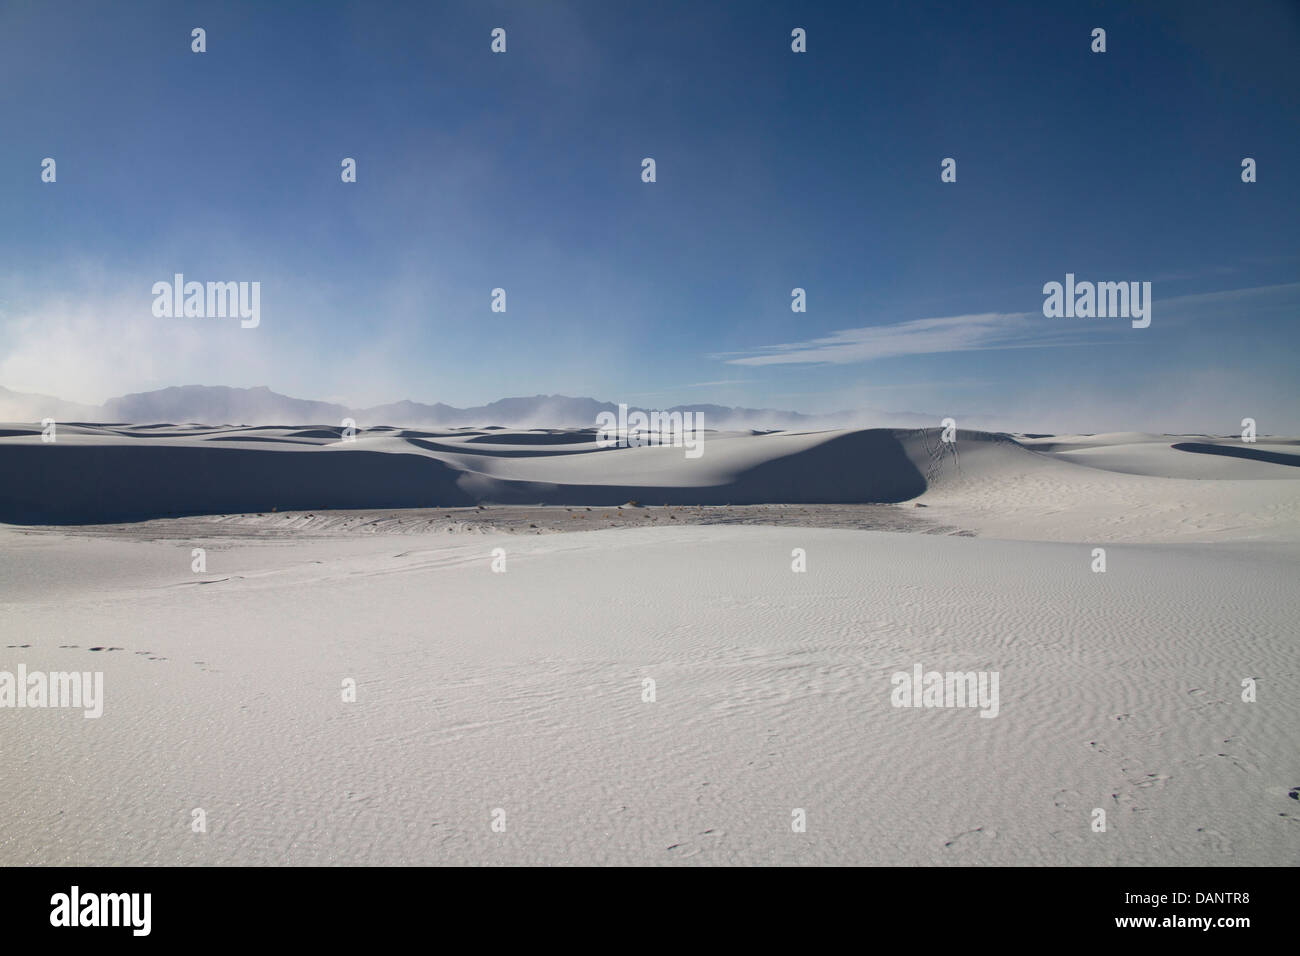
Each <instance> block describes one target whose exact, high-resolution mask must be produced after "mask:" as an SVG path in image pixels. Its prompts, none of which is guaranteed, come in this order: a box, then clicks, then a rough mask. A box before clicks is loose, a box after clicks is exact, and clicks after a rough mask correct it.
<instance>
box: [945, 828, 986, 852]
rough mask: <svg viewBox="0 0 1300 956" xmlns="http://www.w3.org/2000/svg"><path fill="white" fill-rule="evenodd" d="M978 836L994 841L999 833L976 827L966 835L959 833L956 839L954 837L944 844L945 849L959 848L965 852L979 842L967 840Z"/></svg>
mask: <svg viewBox="0 0 1300 956" xmlns="http://www.w3.org/2000/svg"><path fill="white" fill-rule="evenodd" d="M977 834H978V835H979V836H981V837H987V838H989V839H990V840H992V839H996V837H997V835H998V831H997V830H985V829H984V828H983V827H976V828H975V829H974V830H967V831H965V832H964V833H958V834H957V835H956V836H955V837H953V838H952V839H950V840H948V841H947V842H946V843H944V845H943V847H944V849H945V850H946V849H948V848H949V847H953V846H956V847H958V849H963V850H964V849H967V848H969V847H972V846H975V845H976V844H977V841H976V840H974V839H967V838H968V837H975V836H976V835H977Z"/></svg>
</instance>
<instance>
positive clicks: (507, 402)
mask: <svg viewBox="0 0 1300 956" xmlns="http://www.w3.org/2000/svg"><path fill="white" fill-rule="evenodd" d="M632 407H633V408H636V407H637V406H632ZM643 410H649V407H645V408H643ZM658 410H661V411H681V412H700V413H703V416H704V417H703V424H704V427H705V428H719V429H726V430H729V429H763V428H779V429H796V428H845V427H850V426H881V427H895V428H920V427H933V426H936V425H938V424H939V420H940V417H941V416H935V415H922V414H918V413H915V412H880V411H871V410H866V409H860V410H857V411H843V412H835V413H832V414H828V415H805V414H803V413H802V412H787V411H779V410H776V409H770V408H731V407H728V406H725V405H674V406H672V407H671V408H668V409H658ZM600 412H613V413H615V414H617V413H618V405H617V404H615V403H613V402H600V401H597V400H596V399H594V398H570V397H569V396H567V395H533V396H528V397H519V398H502V399H499V400H498V401H495V402H491V403H490V404H487V405H478V406H475V407H473V408H456V407H455V406H453V405H445V404H443V403H442V402H437V403H435V404H433V405H425V404H423V403H420V402H411V401H401V402H394V403H392V404H389V405H376V406H374V407H373V408H349V407H347V406H345V405H337V404H334V403H333V402H315V401H310V400H307V399H301V398H291V397H290V396H288V395H281V394H279V393H278V392H273V391H271V390H270V389H269V388H267V387H266V386H265V385H259V386H257V387H256V388H229V387H227V386H224V385H184V386H179V387H171V388H160V389H157V390H155V391H152V392H138V393H135V394H132V395H123V396H121V397H119V398H110V399H109V400H108V401H106V402H105V403H104V404H103V405H79V404H77V403H75V402H65V401H63V400H61V399H58V398H52V397H50V396H48V395H35V394H31V393H26V392H14V391H11V390H9V389H7V388H4V387H2V386H0V421H14V422H20V421H21V422H36V421H40V420H41V419H43V418H53V419H54V420H55V421H61V422H73V421H82V422H125V423H130V424H136V425H144V424H161V423H170V424H182V423H187V422H197V423H201V424H208V425H338V424H340V423H341V422H342V421H343V419H345V418H351V419H353V420H354V421H355V422H356V423H357V425H359V426H360V427H362V428H367V427H371V426H375V425H394V426H408V427H442V428H449V427H451V428H454V427H462V426H478V427H483V426H488V425H500V426H504V427H507V428H581V427H589V426H594V425H595V424H596V416H597V415H598V414H599V413H600ZM965 424H966V423H965V422H963V425H965ZM970 424H971V425H973V426H978V423H977V422H973V421H972V422H971V423H970Z"/></svg>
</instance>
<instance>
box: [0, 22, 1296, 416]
mask: <svg viewBox="0 0 1300 956" xmlns="http://www.w3.org/2000/svg"><path fill="white" fill-rule="evenodd" d="M949 6H955V7H957V8H958V9H956V10H953V9H948V7H949ZM875 7H876V5H874V4H861V5H859V4H847V3H842V4H841V3H825V4H808V3H804V4H782V3H764V2H744V3H741V2H735V3H708V2H694V3H681V4H678V3H653V4H632V3H625V2H616V0H604V2H590V3H559V2H554V3H553V2H546V3H541V2H517V3H483V2H473V3H439V4H429V3H420V4H409V5H407V4H373V3H358V4H329V3H303V4H295V3H275V4H247V5H244V4H227V3H222V4H215V3H214V4H187V3H177V2H165V3H122V4H106V3H96V4H77V3H60V4H50V3H24V2H10V3H6V4H4V5H3V6H0V80H2V81H3V82H0V128H2V129H3V131H4V136H3V140H2V144H0V213H2V221H3V223H4V228H3V230H2V231H0V385H5V386H7V387H9V388H13V389H18V390H24V391H39V392H45V393H49V394H55V395H58V396H60V397H63V398H67V399H73V400H80V401H93V402H98V401H102V400H103V399H105V398H107V397H110V396H112V395H116V394H122V393H125V392H131V391H143V390H147V389H150V388H157V387H163V386H167V385H181V384H212V385H215V384H222V385H235V386H251V385H269V386H270V387H271V388H273V389H275V390H277V391H281V392H285V393H288V394H292V395H295V396H299V397H304V398H316V399H327V400H336V401H343V402H347V403H351V404H355V405H363V404H372V403H379V402H384V401H392V400H397V399H402V398H410V399H414V400H417V401H428V402H433V401H445V402H448V403H451V404H456V405H470V404H478V403H482V402H486V401H491V400H493V399H496V398H500V397H503V396H507V395H526V394H534V393H542V392H544V393H552V392H560V393H564V394H569V395H590V396H593V397H596V398H600V399H604V400H610V401H628V402H632V403H636V404H644V405H655V406H659V405H664V406H666V405H671V404H677V403H687V402H718V403H720V404H726V405H746V406H759V407H775V408H786V409H797V410H802V411H810V412H817V411H831V410H835V409H841V408H851V407H863V406H865V407H871V408H879V409H886V410H914V411H922V412H933V413H935V414H940V415H954V416H956V417H957V418H958V419H959V421H960V418H961V416H962V415H963V414H964V415H972V416H975V415H978V416H993V417H995V418H997V419H999V420H1002V421H1005V422H1006V423H1007V426H1008V427H1020V428H1024V429H1026V430H1035V429H1065V428H1074V429H1080V430H1110V429H1127V428H1133V429H1146V430H1179V429H1197V430H1202V429H1204V430H1214V431H1224V432H1228V431H1232V430H1234V429H1235V428H1236V427H1237V425H1238V423H1239V421H1240V419H1241V418H1243V417H1246V416H1251V417H1254V418H1256V419H1257V420H1258V422H1259V428H1260V430H1261V431H1262V432H1279V431H1290V432H1297V431H1300V417H1298V415H1300V413H1298V412H1297V408H1298V407H1300V403H1297V375H1296V365H1297V358H1298V357H1300V348H1298V346H1300V332H1298V331H1297V320H1298V319H1300V275H1297V273H1298V271H1300V225H1297V222H1298V220H1297V213H1300V202H1298V200H1300V185H1298V183H1297V177H1298V175H1300V162H1297V150H1298V149H1300V66H1298V65H1297V64H1298V63H1300V57H1296V56H1295V55H1294V51H1295V50H1296V49H1298V48H1300V6H1297V5H1296V4H1294V3H1289V2H1286V3H1268V2H1259V3H1248V4H1244V5H1241V4H1238V5H1207V4H1191V3H1171V4H1158V3H1143V4H1104V3H1096V4H1089V3H1037V4H952V5H947V4H926V3H900V4H891V5H888V6H887V7H884V8H883V9H876V8H875ZM196 26H201V27H203V28H204V29H205V30H206V31H207V48H208V49H207V52H206V53H203V54H195V53H192V52H191V50H190V42H191V41H190V31H191V29H192V28H193V27H196ZM494 27H503V28H505V29H506V31H507V52H506V53H505V54H500V55H497V54H493V53H492V52H491V51H490V49H489V44H490V32H491V30H492V29H493V28H494ZM794 27H802V28H804V29H805V30H806V31H807V36H808V52H807V53H805V54H795V53H793V52H791V49H790V31H791V30H792V29H793V28H794ZM1094 27H1103V28H1105V29H1106V31H1107V52H1106V53H1104V54H1094V53H1092V52H1091V51H1090V49H1089V46H1090V42H1091V40H1090V34H1091V31H1092V29H1093V28H1094ZM47 156H49V157H53V158H55V160H56V162H57V164H58V165H57V175H58V179H57V182H56V183H53V184H50V183H42V182H41V180H40V163H41V160H42V159H43V158H44V157H47ZM345 156H347V157H355V158H356V160H357V163H358V182H356V183H355V184H344V183H342V182H341V181H340V176H339V173H340V161H341V160H342V158H343V157H345ZM647 156H649V157H653V158H654V159H655V160H656V163H657V180H658V181H657V182H655V183H652V184H647V183H643V182H642V181H641V175H640V173H641V160H642V158H643V157H647ZM1246 156H1250V157H1253V158H1254V159H1255V160H1256V161H1257V163H1258V182H1255V183H1252V184H1245V183H1243V182H1242V181H1241V177H1240V163H1241V160H1242V158H1243V157H1246ZM944 157H953V158H955V159H956V161H957V181H956V182H955V183H941V182H940V175H939V174H940V161H941V160H942V159H943V158H944ZM177 272H181V273H184V274H185V276H186V278H187V279H194V280H199V281H207V280H214V281H217V280H221V281H225V280H244V281H259V282H261V285H262V299H261V324H260V325H259V326H258V327H257V328H256V329H241V328H240V327H239V324H238V322H237V321H230V320H222V319H195V318H191V319H166V318H156V317H154V315H153V314H152V310H151V305H152V301H153V297H152V294H151V291H150V290H151V288H152V285H153V283H154V282H157V281H160V280H169V279H170V278H171V276H172V275H173V274H174V273H177ZM1067 272H1072V273H1075V274H1076V276H1077V277H1078V278H1079V279H1080V280H1085V279H1091V280H1094V281H1150V282H1151V283H1152V295H1153V299H1154V303H1153V309H1152V323H1151V326H1150V328H1147V329H1132V328H1130V326H1129V323H1128V322H1126V321H1123V320H1099V319H1092V320H1087V319H1048V318H1044V317H1043V315H1042V304H1043V294H1042V286H1043V284H1044V283H1045V282H1049V281H1062V280H1063V279H1064V277H1065V274H1066V273H1067ZM496 287H501V288H504V289H505V290H506V293H507V311H506V312H505V313H504V314H502V313H493V312H491V311H490V308H489V305H490V296H491V290H492V289H493V288H496ZM794 287H802V288H804V289H806V290H807V300H808V309H807V312H805V313H794V312H792V311H791V309H790V301H791V298H790V296H791V289H792V288H794ZM961 317H973V318H970V319H964V318H961ZM935 319H942V320H947V321H943V322H938V323H924V322H923V320H935ZM918 323H922V324H920V325H918ZM922 328H924V329H926V330H927V331H926V334H924V335H918V334H917V332H918V329H922ZM828 344H829V345H830V346H831V347H829V348H828V347H826V346H827V345H828ZM775 347H780V348H775ZM778 358H779V361H778V360H777V359H778Z"/></svg>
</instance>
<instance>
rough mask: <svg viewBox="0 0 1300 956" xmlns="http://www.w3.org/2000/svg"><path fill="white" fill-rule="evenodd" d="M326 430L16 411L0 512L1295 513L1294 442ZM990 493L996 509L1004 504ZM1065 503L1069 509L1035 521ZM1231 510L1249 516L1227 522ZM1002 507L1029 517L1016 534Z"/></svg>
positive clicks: (1092, 534)
mask: <svg viewBox="0 0 1300 956" xmlns="http://www.w3.org/2000/svg"><path fill="white" fill-rule="evenodd" d="M341 435H342V430H341V429H339V428H333V427H324V426H315V427H299V428H283V427H267V426H261V427H211V426H174V425H153V426H111V425H75V424H74V425H63V426H60V428H59V430H58V434H57V440H56V441H55V442H52V443H43V442H42V441H41V440H40V434H39V429H37V428H36V427H34V426H31V425H8V426H0V469H3V471H4V473H5V474H6V480H5V482H4V485H3V486H2V487H0V521H7V522H10V523H47V522H54V523H66V522H80V523H85V522H103V521H121V520H139V519H144V518H153V517H160V516H168V515H184V514H230V513H238V512H259V511H271V510H272V509H275V510H279V511H298V510H313V509H314V510H325V509H341V508H417V507H455V506H465V505H473V504H478V503H483V502H488V503H499V504H536V503H546V504H584V505H587V504H589V505H605V506H607V505H614V504H620V503H622V502H625V501H628V500H637V501H641V502H645V503H652V504H673V505H695V504H702V505H723V504H735V505H740V504H766V503H801V504H814V503H815V504H842V503H865V502H902V501H910V500H913V499H920V500H921V501H922V503H924V504H926V505H928V506H931V507H939V508H943V509H946V510H945V513H946V514H950V515H952V516H953V517H954V518H957V517H960V518H961V519H963V520H965V521H966V522H967V523H970V524H974V525H976V526H978V527H981V528H984V529H988V530H995V531H996V532H997V533H999V534H1000V535H1004V536H1005V535H1010V536H1013V537H1024V538H1053V537H1055V538H1060V537H1061V536H1063V535H1065V536H1071V537H1073V538H1074V539H1075V540H1094V539H1097V538H1098V536H1099V532H1102V531H1106V532H1107V533H1110V534H1112V535H1114V534H1118V535H1120V538H1119V539H1122V540H1152V539H1153V538H1166V537H1170V536H1172V537H1179V536H1184V535H1186V534H1189V533H1191V534H1201V535H1203V536H1205V537H1206V538H1213V537H1216V536H1220V535H1221V533H1223V532H1229V533H1232V534H1237V533H1240V536H1250V535H1251V532H1252V531H1253V532H1255V533H1257V534H1259V535H1264V536H1267V535H1269V534H1270V533H1271V532H1270V531H1269V529H1270V528H1272V529H1282V530H1281V531H1280V532H1278V533H1280V534H1282V536H1283V537H1286V536H1288V535H1290V534H1291V533H1292V531H1294V530H1295V527H1296V525H1297V521H1298V520H1300V516H1298V515H1297V511H1296V499H1297V495H1296V492H1295V489H1296V487H1297V485H1296V484H1295V482H1296V480H1297V478H1298V477H1300V469H1297V467H1296V465H1297V464H1298V463H1300V453H1298V452H1297V450H1296V446H1295V444H1294V443H1284V442H1273V443H1269V444H1262V445H1246V444H1244V443H1242V442H1240V441H1235V440H1231V439H1211V438H1206V437H1204V436H1185V437H1183V438H1177V437H1169V436H1165V437H1162V438H1159V439H1157V438H1156V436H1137V435H1127V434H1126V435H1119V436H1111V440H1109V441H1108V440H1107V439H1106V438H1105V437H1104V436H1091V437H1089V438H1085V439H1051V440H1046V439H1036V440H1031V439H1026V440H1024V441H1021V442H1018V441H1016V440H1014V439H1012V438H1010V437H1008V436H1005V435H996V434H989V433H984V432H968V431H962V432H958V433H957V439H958V440H957V441H956V442H955V443H944V442H942V441H940V440H939V439H940V433H939V431H938V430H937V429H918V430H891V429H866V430H856V431H852V430H851V431H823V432H804V433H784V432H775V433H769V434H755V433H752V432H745V433H717V432H709V433H706V434H705V436H704V441H703V446H702V448H701V451H700V454H699V456H698V457H696V458H692V457H689V456H688V455H687V453H686V451H685V450H684V449H683V448H679V447H671V446H667V447H639V448H598V447H596V443H595V437H596V436H595V432H594V431H592V430H575V429H570V430H551V431H540V430H535V431H516V430H504V429H501V430H486V429H451V430H441V431H421V430H413V429H385V428H379V429H370V430H367V431H364V432H361V433H360V434H358V435H357V437H356V440H354V441H345V440H343V438H342V437H341ZM1216 451H1217V452H1219V453H1213V452H1216ZM1245 456H1255V457H1245ZM1260 456H1264V457H1268V458H1271V459H1272V460H1260ZM1157 479H1160V480H1157ZM1190 479H1196V480H1195V481H1191V480H1190ZM1162 480H1164V481H1172V482H1173V484H1166V483H1162ZM1243 482H1245V483H1248V484H1242V483H1243ZM1008 502H1011V503H1012V504H1013V507H1011V508H1006V507H1004V505H1005V504H1006V503H1008ZM1225 508H1226V509H1227V510H1226V511H1225V510H1224V509H1225ZM1170 509H1174V510H1175V511H1176V515H1175V516H1174V518H1175V520H1171V515H1170V513H1169V511H1170ZM1067 510H1068V511H1069V512H1071V514H1072V515H1074V516H1075V517H1076V518H1078V519H1079V520H1066V521H1057V520H1050V521H1041V520H1038V519H1040V518H1043V517H1048V518H1051V517H1052V516H1054V515H1057V514H1059V513H1061V512H1063V511H1067ZM1236 514H1241V515H1246V516H1249V515H1259V514H1262V515H1263V517H1262V519H1260V520H1255V519H1252V518H1250V517H1244V518H1243V519H1242V521H1241V522H1240V523H1234V518H1233V516H1234V515H1236ZM1003 515H1006V516H1007V517H1006V518H1005V519H1004V517H1003ZM1149 518H1150V520H1148V519H1149ZM1011 521H1014V522H1024V521H1031V522H1036V523H1034V524H1032V526H1023V525H1022V526H1021V533H1016V528H1015V527H1013V526H1012V524H1011V523H1010V522H1011Z"/></svg>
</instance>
